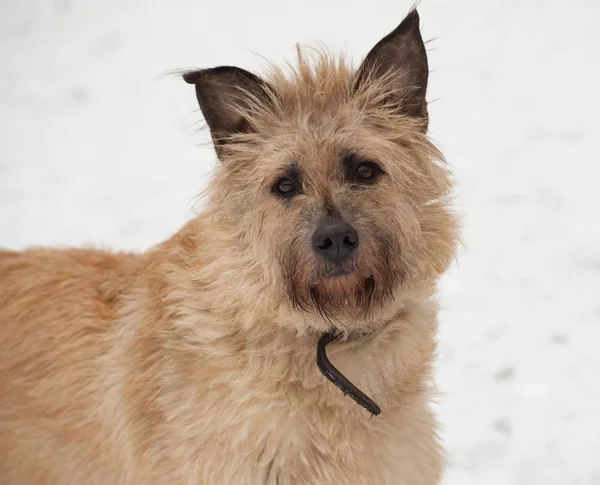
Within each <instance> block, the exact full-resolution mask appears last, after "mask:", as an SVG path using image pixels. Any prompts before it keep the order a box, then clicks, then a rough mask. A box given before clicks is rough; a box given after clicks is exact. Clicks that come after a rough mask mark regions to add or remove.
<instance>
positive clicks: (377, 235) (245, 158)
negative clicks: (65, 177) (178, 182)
mask: <svg viewBox="0 0 600 485" xmlns="http://www.w3.org/2000/svg"><path fill="white" fill-rule="evenodd" d="M351 64H352V63H351V62H349V61H347V60H345V59H344V58H343V57H336V56H333V55H331V54H329V53H328V52H327V51H324V50H323V51H322V50H312V51H311V50H307V49H306V48H303V49H299V51H298V61H297V65H295V66H294V67H291V68H287V69H279V68H276V67H273V68H271V70H270V72H269V73H267V74H266V75H265V76H263V77H258V76H257V75H255V74H252V73H250V72H248V71H246V70H244V69H241V68H239V67H233V66H221V67H216V68H210V69H201V70H193V71H187V72H185V73H184V74H183V79H184V80H185V81H186V82H187V83H189V84H191V85H193V86H194V88H195V93H196V98H197V101H198V103H199V106H200V109H201V111H202V114H203V116H204V118H205V121H206V124H207V125H208V128H209V129H210V133H211V136H212V140H213V143H214V147H215V150H216V154H217V158H218V159H219V163H218V166H217V168H216V171H215V173H214V176H213V178H212V180H211V182H210V183H209V185H208V188H207V193H206V201H207V204H206V208H205V210H204V212H203V213H202V214H200V215H199V216H197V217H196V218H195V219H193V220H191V221H189V222H188V223H187V224H185V225H184V226H183V227H182V228H181V230H179V231H178V232H177V233H176V234H174V235H173V236H172V237H170V238H169V239H168V240H166V241H164V242H162V243H161V244H158V245H157V246H155V247H153V248H152V249H150V250H149V251H147V252H145V253H142V254H133V253H116V252H105V251H99V250H90V249H68V250H57V249H29V250H25V251H22V252H16V251H2V252H0V329H1V331H0V483H1V484H2V485H109V484H110V485H113V484H115V485H146V484H147V485H159V484H160V485H165V484H170V485H223V484H231V485H297V484H307V485H375V484H377V485H401V484H402V485H408V484H410V485H434V484H437V483H439V480H440V476H441V473H442V470H443V461H444V459H443V453H442V450H441V446H440V443H439V440H438V438H437V436H436V419H435V416H434V415H433V413H432V411H431V410H430V402H431V400H432V398H433V397H434V395H435V387H434V384H433V380H432V369H431V365H432V359H433V356H434V353H435V340H434V337H435V333H436V328H437V312H438V306H437V303H436V285H437V281H438V279H439V277H440V275H442V274H443V273H444V272H445V271H446V269H447V268H448V266H449V264H450V263H451V262H452V260H453V258H454V254H455V248H456V244H457V240H458V234H459V230H458V222H457V218H456V216H455V214H454V213H453V211H452V207H451V203H452V198H451V196H452V186H453V182H452V175H451V171H450V170H449V168H448V166H447V164H446V162H445V161H444V160H443V157H442V154H441V153H440V152H439V151H438V150H437V149H436V147H435V146H434V145H433V144H432V143H431V142H430V141H429V139H428V137H427V128H428V111H427V101H426V90H427V80H428V74H429V69H428V62H427V54H426V50H425V46H424V43H423V40H422V37H421V34H420V27H419V15H418V13H417V11H416V9H413V10H411V11H410V13H409V14H408V15H407V16H406V18H404V20H403V21H402V22H401V23H400V25H399V26H398V27H397V28H396V29H395V30H394V31H392V32H391V33H390V34H389V35H387V36H386V37H384V38H383V39H382V40H381V41H380V42H378V43H377V44H376V45H375V46H374V47H373V49H372V50H371V51H370V52H369V53H368V55H367V56H366V57H365V58H364V60H363V62H362V64H360V66H359V67H358V68H354V67H352V65H351ZM326 347H327V349H326ZM327 351H328V352H329V354H327ZM329 359H331V360H329Z"/></svg>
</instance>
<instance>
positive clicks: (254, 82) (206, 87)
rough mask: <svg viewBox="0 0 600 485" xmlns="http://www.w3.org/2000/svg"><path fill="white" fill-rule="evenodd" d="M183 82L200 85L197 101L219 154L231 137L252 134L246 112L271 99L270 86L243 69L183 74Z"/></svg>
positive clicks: (219, 68)
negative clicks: (239, 134)
mask: <svg viewBox="0 0 600 485" xmlns="http://www.w3.org/2000/svg"><path fill="white" fill-rule="evenodd" d="M183 79H184V81H185V82H187V83H188V84H194V85H195V86H196V98H197V99H198V104H199V105H200V109H201V110H202V114H203V115H204V119H205V120H206V123H207V125H208V127H209V128H210V133H211V135H212V139H213V142H214V144H215V148H216V149H217V153H219V147H220V146H222V145H223V144H226V143H227V142H228V140H229V139H230V137H231V135H234V134H236V133H248V132H251V131H252V124H251V123H250V122H249V120H248V119H246V118H245V117H244V116H243V113H244V112H246V113H247V112H248V111H250V110H251V109H250V108H251V106H252V105H256V104H261V103H262V102H264V101H267V100H268V99H269V94H268V93H269V86H268V85H267V83H266V82H265V81H263V80H262V79H260V78H259V77H258V76H256V75H254V74H252V73H251V72H248V71H246V70H244V69H241V68H239V67H234V66H220V67H214V68H211V69H201V70H197V71H189V72H186V73H184V74H183Z"/></svg>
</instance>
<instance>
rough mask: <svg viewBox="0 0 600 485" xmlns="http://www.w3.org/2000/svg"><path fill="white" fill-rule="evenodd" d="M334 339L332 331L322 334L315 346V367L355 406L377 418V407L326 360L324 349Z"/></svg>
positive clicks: (378, 410)
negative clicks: (350, 399)
mask: <svg viewBox="0 0 600 485" xmlns="http://www.w3.org/2000/svg"><path fill="white" fill-rule="evenodd" d="M336 338H337V332H336V331H335V330H333V329H332V330H329V332H326V333H324V334H323V335H322V336H321V338H320V339H319V343H318V344H317V366H318V367H319V370H320V371H321V373H322V374H323V375H324V376H325V377H326V378H327V379H328V380H329V381H331V382H332V383H333V384H335V386H337V387H338V388H339V389H341V391H342V392H343V393H344V394H345V395H348V396H350V397H351V398H352V399H354V400H355V401H356V403H357V404H360V405H361V406H362V407H363V408H365V409H366V410H367V411H369V412H370V413H371V414H372V415H374V416H379V415H380V414H381V409H380V408H379V406H378V405H377V404H375V402H373V400H372V399H371V398H369V396H367V395H366V394H365V393H364V392H362V391H361V390H360V389H358V388H357V387H356V386H355V385H354V384H352V383H351V382H350V381H349V380H348V379H346V377H344V375H343V374H342V373H341V372H340V371H339V370H337V369H336V368H335V367H334V366H333V364H332V363H331V362H330V361H329V359H328V358H327V352H326V351H325V347H327V345H328V344H330V343H331V342H333V341H334V340H335V339H336Z"/></svg>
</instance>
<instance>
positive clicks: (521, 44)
mask: <svg viewBox="0 0 600 485" xmlns="http://www.w3.org/2000/svg"><path fill="white" fill-rule="evenodd" d="M450 4H452V5H450ZM409 7H410V3H409V2H408V1H406V0H404V1H401V2H396V1H391V0H390V1H377V2H370V3H368V4H365V2H358V1H349V0H345V1H341V0H335V1H333V0H329V1H328V2H324V1H322V0H320V1H316V0H311V1H305V2H303V3H302V4H300V3H299V2H283V1H275V0H271V1H267V0H260V1H259V0H257V1H255V2H236V4H235V5H231V4H230V3H226V2H217V1H210V0H204V1H195V2H194V1H191V0H170V1H166V0H165V1H162V2H146V1H143V0H103V1H102V2H99V1H94V0H78V1H73V0H54V1H52V0H20V1H19V2H14V1H13V2H10V1H8V0H4V1H2V2H0V61H1V62H0V244H1V245H3V246H5V247H11V248H23V247H26V246H30V245H42V244H43V245H58V246H64V245H80V244H86V245H89V244H94V245H96V246H98V245H100V246H110V247H113V248H119V249H135V250H142V249H145V248H148V247H149V246H151V245H152V244H154V243H156V242H159V241H160V240H162V239H164V238H165V237H167V236H168V235H169V234H171V233H172V232H174V231H175V230H177V228H178V227H179V226H180V225H181V224H182V223H183V222H184V221H185V220H186V219H188V218H189V217H191V216H192V215H193V213H194V211H196V210H198V208H199V207H198V206H197V204H196V203H195V202H196V198H195V195H196V194H197V193H199V191H200V189H201V187H202V186H203V184H204V183H206V180H207V176H208V174H209V173H210V170H211V168H212V166H213V163H214V153H213V151H212V149H210V147H207V146H206V144H207V142H208V136H207V133H206V132H199V131H198V130H197V128H198V126H199V125H200V121H201V116H200V114H199V112H198V111H197V109H196V104H195V100H194V95H193V91H192V90H191V88H190V87H189V86H187V85H186V84H184V83H183V82H182V81H181V80H179V79H177V78H176V77H173V76H164V74H165V73H167V72H169V71H171V70H173V69H178V68H182V67H194V66H203V67H209V66H214V65H219V64H237V65H240V66H242V67H245V68H247V69H250V70H255V71H260V69H261V67H262V66H264V61H263V60H262V59H261V57H260V56H259V55H257V54H256V53H258V54H260V55H263V56H265V57H266V58H267V59H270V60H274V61H281V60H283V59H291V58H293V55H294V44H295V42H297V41H302V42H311V41H313V40H319V41H324V42H325V43H327V44H328V45H331V46H333V47H335V48H338V49H342V48H344V49H345V50H347V51H349V52H352V53H353V54H354V55H355V57H356V58H359V57H360V56H362V55H364V54H366V52H367V51H368V49H369V48H370V47H371V46H372V45H373V44H374V43H375V42H376V41H377V40H379V38H381V37H382V36H383V35H384V34H385V33H387V31H389V30H391V29H392V28H393V27H395V25H396V24H397V23H398V22H399V21H400V20H401V19H402V17H403V15H404V14H405V13H406V11H407V10H408V8H409ZM419 10H420V13H421V18H422V25H423V32H424V36H425V37H426V38H433V37H437V40H435V41H433V42H431V43H430V44H428V46H429V49H430V53H429V54H430V65H431V67H432V75H431V84H430V92H429V93H430V94H429V98H430V99H431V100H435V101H434V102H433V103H431V105H430V110H431V120H432V123H431V130H432V136H433V138H434V139H435V140H436V142H437V143H438V144H439V146H440V147H441V148H442V150H443V151H444V152H445V154H446V156H447V158H448V160H449V162H450V163H451V165H452V166H453V167H454V168H455V172H456V179H457V183H458V186H457V201H456V207H457V209H458V210H459V211H460V212H461V213H462V214H464V233H463V240H464V247H463V248H462V249H461V251H460V255H459V258H458V263H457V264H456V265H455V267H453V269H452V271H451V272H450V273H449V274H448V275H447V276H446V277H445V278H444V280H443V284H442V288H441V289H442V296H441V302H442V305H443V311H442V314H441V320H442V325H441V330H440V334H439V342H440V351H439V361H438V365H437V378H438V382H439V385H440V388H441V390H442V393H443V394H442V396H441V397H440V400H439V403H438V404H437V405H436V409H437V411H438V413H439V415H440V418H441V420H442V423H443V426H444V428H443V431H442V437H443V439H444V442H445V445H446V448H447V450H448V454H449V464H448V471H447V474H446V478H445V480H444V485H459V484H460V485H468V484H474V485H475V484H477V485H481V484H485V485H521V484H522V485H530V484H534V483H535V484H538V483H539V484H544V485H564V484H569V485H597V484H598V483H600V378H599V377H598V374H600V352H598V351H597V350H596V349H597V346H598V341H599V340H600V217H598V215H597V212H598V209H600V196H599V195H598V192H597V187H598V176H599V175H600V169H599V168H598V166H599V165H598V164H599V162H600V160H598V156H597V150H596V149H595V148H596V147H595V146H594V145H593V144H592V133H593V132H594V134H595V135H597V133H598V129H599V128H600V126H599V122H598V118H597V113H598V111H599V109H600V103H599V101H600V96H599V95H598V84H599V83H600V63H598V56H599V53H600V30H599V29H598V19H599V18H600V3H598V2H596V1H594V0H587V1H586V0H577V1H571V2H566V1H558V0H555V1H551V0H546V1H543V0H529V1H527V2H516V1H514V0H513V1H501V0H462V1H461V2H444V1H441V0H425V1H423V2H422V3H421V4H420V6H419ZM199 145H204V146H199Z"/></svg>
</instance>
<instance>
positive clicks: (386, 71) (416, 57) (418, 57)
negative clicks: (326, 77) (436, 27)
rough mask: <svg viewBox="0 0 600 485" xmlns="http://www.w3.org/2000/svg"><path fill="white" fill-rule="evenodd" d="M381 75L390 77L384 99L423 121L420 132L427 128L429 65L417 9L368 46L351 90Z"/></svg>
mask: <svg viewBox="0 0 600 485" xmlns="http://www.w3.org/2000/svg"><path fill="white" fill-rule="evenodd" d="M383 76H389V84H388V86H389V87H390V91H391V92H390V95H389V96H388V98H387V99H386V102H392V103H393V105H394V106H397V109H398V110H400V111H401V112H402V113H404V114H406V115H408V116H411V117H415V118H418V119H419V120H422V122H423V125H422V126H423V131H427V120H428V115H427V102H426V101H425V95H426V92H427V78H428V77H429V67H428V65H427V52H426V51H425V45H424V44H423V38H422V37H421V32H420V30H419V14H418V13H417V10H416V9H413V10H411V12H410V13H409V14H408V15H407V16H406V18H405V19H404V20H403V21H402V23H401V24H400V25H399V26H398V27H396V29H395V30H394V31H393V32H391V33H390V34H388V35H387V36H385V37H384V38H383V39H381V40H380V41H379V42H378V43H377V44H376V45H375V47H373V49H371V51H370V52H369V54H368V55H367V57H366V58H365V60H364V61H363V63H362V64H361V66H360V68H359V69H358V72H357V77H356V81H355V84H354V89H360V88H361V87H364V86H363V85H364V83H369V82H370V81H373V80H377V79H380V78H381V77H383Z"/></svg>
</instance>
